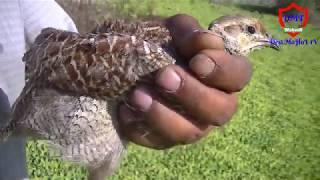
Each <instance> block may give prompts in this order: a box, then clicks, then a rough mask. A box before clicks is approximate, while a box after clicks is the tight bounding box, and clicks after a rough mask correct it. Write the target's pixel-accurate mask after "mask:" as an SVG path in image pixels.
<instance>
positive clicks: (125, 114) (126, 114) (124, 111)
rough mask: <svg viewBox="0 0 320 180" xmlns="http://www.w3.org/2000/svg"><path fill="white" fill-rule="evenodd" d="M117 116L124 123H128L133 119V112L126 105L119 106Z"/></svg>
mask: <svg viewBox="0 0 320 180" xmlns="http://www.w3.org/2000/svg"><path fill="white" fill-rule="evenodd" d="M119 116H120V119H121V120H122V122H123V123H124V124H130V123H131V122H133V121H134V115H133V112H132V111H131V110H130V109H129V108H128V107H127V106H126V105H121V106H120V109H119Z"/></svg>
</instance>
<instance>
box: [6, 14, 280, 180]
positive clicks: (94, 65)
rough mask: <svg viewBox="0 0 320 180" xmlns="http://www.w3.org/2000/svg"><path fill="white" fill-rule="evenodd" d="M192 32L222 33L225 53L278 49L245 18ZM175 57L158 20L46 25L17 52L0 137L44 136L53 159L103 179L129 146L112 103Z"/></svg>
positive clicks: (228, 18) (224, 19)
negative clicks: (20, 79) (17, 67)
mask: <svg viewBox="0 0 320 180" xmlns="http://www.w3.org/2000/svg"><path fill="white" fill-rule="evenodd" d="M194 32H200V33H209V34H212V35H214V36H218V37H221V38H222V39H223V40H224V45H225V51H226V52H228V53H230V54H232V55H240V56H247V55H248V54H249V53H250V52H252V51H254V50H257V49H262V48H264V47H271V48H274V49H279V47H278V46H276V45H275V44H272V43H271V42H270V38H271V36H270V35H269V34H268V33H267V32H266V29H265V28H264V26H263V25H262V23H260V22H259V21H258V20H257V19H255V18H253V17H249V16H240V15H236V16H235V15H227V16H221V17H219V18H217V19H215V20H213V21H212V22H211V23H210V24H209V26H208V29H207V30H195V31H194ZM180 58H181V57H179V55H178V53H177V52H176V50H175V48H174V47H173V46H172V38H171V35H170V32H169V30H168V29H167V28H166V27H165V25H164V24H163V23H161V22H158V21H157V22H153V21H131V22H129V21H125V20H121V19H109V20H105V21H104V22H103V23H102V24H99V25H98V26H97V27H96V28H94V30H93V31H92V32H88V33H86V34H79V33H76V32H68V31H64V30H59V29H55V28H45V29H43V30H42V31H41V33H40V34H39V35H38V36H37V38H36V40H35V42H34V43H33V44H32V46H31V47H30V49H29V50H28V51H27V52H26V53H25V55H24V56H23V61H24V62H25V86H24V88H23V90H22V92H21V94H20V96H19V97H18V98H17V100H16V101H15V103H14V105H13V107H12V114H11V117H10V120H9V123H8V124H7V125H6V126H5V127H4V128H1V129H0V139H2V140H5V139H6V138H7V137H9V136H27V137H30V138H33V139H36V140H37V139H42V140H46V141H47V142H48V144H49V146H50V148H51V149H52V150H53V151H54V152H55V153H57V156H59V157H61V158H62V159H63V160H65V161H69V162H73V163H75V164H79V165H81V166H84V167H86V168H87V169H88V172H89V173H88V179H90V180H102V179H105V178H107V177H110V176H112V175H113V174H114V173H115V171H116V170H117V169H118V167H119V164H120V162H121V160H122V158H123V156H124V154H125V151H126V148H127V146H128V143H129V141H128V140H127V139H126V137H123V136H122V135H121V133H120V132H119V123H118V117H117V107H118V105H119V104H120V103H122V102H126V101H127V97H128V94H129V92H130V90H131V89H133V88H134V87H135V86H137V85H138V84H140V83H146V84H154V75H155V73H156V72H157V70H159V69H161V68H163V67H166V66H168V65H171V64H176V63H177V62H179V59H180ZM168 101H169V100H168ZM171 103H176V102H171ZM173 106H174V105H173Z"/></svg>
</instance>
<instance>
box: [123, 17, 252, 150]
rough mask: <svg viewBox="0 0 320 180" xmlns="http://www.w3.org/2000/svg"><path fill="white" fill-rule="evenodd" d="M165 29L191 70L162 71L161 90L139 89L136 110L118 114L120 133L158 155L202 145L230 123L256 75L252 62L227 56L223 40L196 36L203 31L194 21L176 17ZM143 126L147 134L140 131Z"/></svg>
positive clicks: (135, 93) (133, 102) (131, 100)
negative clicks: (170, 102) (168, 98)
mask: <svg viewBox="0 0 320 180" xmlns="http://www.w3.org/2000/svg"><path fill="white" fill-rule="evenodd" d="M166 26H167V28H168V29H169V31H170V33H171V35H172V38H173V43H174V45H175V47H176V49H177V51H178V53H179V54H180V55H181V56H183V57H184V58H185V59H187V60H186V61H187V62H186V63H187V64H188V68H182V67H180V66H178V65H170V66H167V67H165V68H163V69H161V70H160V71H159V72H158V73H157V74H156V84H157V85H158V87H147V86H143V85H141V86H139V87H137V88H136V89H135V90H133V92H132V93H131V95H130V97H129V103H130V105H131V106H133V107H134V108H129V107H128V106H127V105H124V104H123V105H121V106H120V110H119V117H120V128H121V133H122V134H123V135H124V136H125V137H127V138H128V139H129V140H130V141H131V142H134V143H136V144H139V145H142V146H145V147H150V148H153V149H166V148H170V147H173V146H176V145H181V144H190V143H194V142H197V141H199V140H200V139H202V138H203V137H205V136H206V135H207V134H208V133H209V132H211V131H212V130H213V129H214V127H220V126H223V125H224V124H225V123H227V122H228V121H229V120H230V119H231V118H232V116H233V115H234V114H235V113H236V111H237V100H238V97H237V94H238V92H239V91H241V90H242V89H243V88H244V87H245V85H246V84H247V83H248V82H249V80H250V78H251V74H252V68H251V65H250V63H249V61H248V60H247V59H246V58H245V57H241V56H233V55H230V54H228V53H227V52H225V51H224V44H223V40H222V39H221V38H220V37H217V36H213V35H211V34H208V33H200V32H199V33H192V32H193V31H194V30H196V29H202V28H201V27H200V25H199V23H198V21H197V20H196V19H195V18H193V17H191V16H188V15H183V14H180V15H175V16H172V17H169V18H168V19H166ZM155 88H158V89H161V90H163V91H166V92H169V93H170V94H171V95H173V96H175V97H176V99H178V101H179V103H181V104H182V105H183V106H184V107H185V108H186V109H187V110H188V112H189V113H191V114H192V115H193V116H192V117H193V118H190V117H184V116H182V115H181V114H179V113H178V112H176V111H174V110H172V109H170V108H169V107H168V106H167V105H166V102H165V101H164V100H163V99H161V98H160V97H159V96H157V94H156V93H154V92H155V91H156V89H155ZM133 109H134V110H133ZM142 117H143V118H142ZM139 124H144V126H146V128H145V129H144V130H141V128H138V127H139ZM146 132H147V133H146Z"/></svg>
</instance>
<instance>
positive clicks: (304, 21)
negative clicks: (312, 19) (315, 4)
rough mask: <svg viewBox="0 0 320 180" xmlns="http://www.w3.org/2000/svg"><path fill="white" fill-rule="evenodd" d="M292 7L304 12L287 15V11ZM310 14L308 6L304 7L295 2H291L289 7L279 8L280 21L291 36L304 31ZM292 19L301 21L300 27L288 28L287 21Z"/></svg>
mask: <svg viewBox="0 0 320 180" xmlns="http://www.w3.org/2000/svg"><path fill="white" fill-rule="evenodd" d="M292 9H295V10H297V11H298V12H302V13H303V14H294V15H292V14H291V15H285V12H288V11H290V10H292ZM308 15H309V13H308V8H302V7H300V6H298V5H297V4H295V3H291V4H290V5H289V6H288V7H285V8H279V11H278V21H279V24H280V26H281V27H282V28H283V29H284V31H285V32H287V33H288V34H289V35H290V36H291V37H295V36H296V35H298V34H300V33H301V32H302V30H303V28H304V27H306V26H307V23H308V19H309V16H308ZM290 21H295V22H300V25H299V28H287V27H286V25H285V22H290Z"/></svg>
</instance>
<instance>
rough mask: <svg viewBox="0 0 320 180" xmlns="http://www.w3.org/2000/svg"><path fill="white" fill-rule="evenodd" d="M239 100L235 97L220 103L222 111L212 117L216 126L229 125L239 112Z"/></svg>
mask: <svg viewBox="0 0 320 180" xmlns="http://www.w3.org/2000/svg"><path fill="white" fill-rule="evenodd" d="M237 106H238V103H237V99H236V98H235V97H230V98H224V99H223V100H222V101H221V103H220V111H219V112H218V113H217V114H215V116H212V118H213V119H214V120H213V122H214V124H215V125H218V126H222V125H224V124H225V123H227V122H228V121H229V120H230V119H231V118H232V116H233V115H234V114H235V112H236V111H237Z"/></svg>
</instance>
